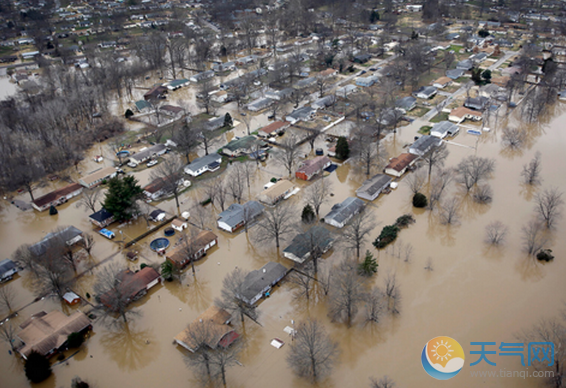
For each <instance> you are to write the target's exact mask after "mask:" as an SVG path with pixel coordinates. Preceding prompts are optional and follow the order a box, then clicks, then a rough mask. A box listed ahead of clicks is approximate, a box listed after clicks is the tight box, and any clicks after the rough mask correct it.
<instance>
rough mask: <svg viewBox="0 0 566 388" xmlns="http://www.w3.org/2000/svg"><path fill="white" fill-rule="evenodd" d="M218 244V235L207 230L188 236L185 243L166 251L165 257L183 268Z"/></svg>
mask: <svg viewBox="0 0 566 388" xmlns="http://www.w3.org/2000/svg"><path fill="white" fill-rule="evenodd" d="M216 245H218V236H217V235H215V234H214V233H212V232H211V231H208V230H203V231H202V232H200V233H199V234H198V235H196V236H193V237H190V238H189V240H188V241H187V242H185V243H181V244H179V245H178V246H177V247H176V248H173V249H172V250H171V251H169V252H167V253H166V255H165V259H166V260H167V261H169V262H170V263H171V264H173V265H174V266H176V267H177V268H179V269H183V268H185V267H186V266H187V265H189V264H190V263H191V261H197V260H199V259H201V258H202V257H203V256H205V255H206V253H207V251H208V250H209V249H210V248H212V247H214V246H216Z"/></svg>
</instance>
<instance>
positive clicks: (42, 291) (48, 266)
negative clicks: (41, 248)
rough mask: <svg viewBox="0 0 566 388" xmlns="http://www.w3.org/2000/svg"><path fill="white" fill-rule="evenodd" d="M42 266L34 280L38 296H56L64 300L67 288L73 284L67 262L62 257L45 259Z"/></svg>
mask: <svg viewBox="0 0 566 388" xmlns="http://www.w3.org/2000/svg"><path fill="white" fill-rule="evenodd" d="M42 261H43V262H42V265H41V266H40V267H39V268H38V271H37V276H36V278H35V279H34V280H33V287H34V289H35V290H36V292H37V294H38V296H44V295H49V294H55V295H57V297H58V298H59V299H61V300H62V299H63V294H64V293H65V290H66V288H67V287H68V286H69V285H70V284H71V282H72V276H71V274H70V273H69V266H68V263H67V262H64V260H63V259H62V258H61V257H58V258H53V257H49V258H47V259H46V258H43V259H42Z"/></svg>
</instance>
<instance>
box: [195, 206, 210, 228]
mask: <svg viewBox="0 0 566 388" xmlns="http://www.w3.org/2000/svg"><path fill="white" fill-rule="evenodd" d="M190 212H191V221H192V222H193V224H194V225H195V226H196V227H197V228H199V229H206V228H207V227H208V225H209V224H210V221H211V217H212V214H211V212H210V209H209V208H208V207H206V206H202V205H201V204H200V203H195V204H194V205H193V206H192V207H191V210H190Z"/></svg>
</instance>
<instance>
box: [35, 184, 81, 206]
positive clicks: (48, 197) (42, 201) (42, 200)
mask: <svg viewBox="0 0 566 388" xmlns="http://www.w3.org/2000/svg"><path fill="white" fill-rule="evenodd" d="M82 188H83V187H82V186H81V185H79V184H78V183H71V184H70V185H69V186H66V187H63V188H61V189H57V190H53V191H52V192H50V193H47V194H45V195H44V196H41V197H39V198H36V199H35V200H34V201H33V203H34V204H35V205H36V206H37V207H43V206H45V205H47V204H50V203H51V202H53V201H55V200H57V199H59V198H61V197H65V196H67V195H69V194H71V193H73V192H75V191H77V190H82Z"/></svg>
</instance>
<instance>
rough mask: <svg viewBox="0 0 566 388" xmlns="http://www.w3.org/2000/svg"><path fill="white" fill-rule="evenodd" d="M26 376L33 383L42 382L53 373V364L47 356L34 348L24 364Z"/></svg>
mask: <svg viewBox="0 0 566 388" xmlns="http://www.w3.org/2000/svg"><path fill="white" fill-rule="evenodd" d="M24 369H25V372H26V377H27V378H28V380H29V381H31V382H32V383H36V384H37V383H41V382H42V381H43V380H45V379H46V378H48V377H49V376H50V375H51V364H50V363H49V360H48V359H47V357H45V356H43V355H41V354H39V353H38V352H36V351H35V350H32V351H31V353H30V354H29V355H28V358H27V360H26V363H25V365H24Z"/></svg>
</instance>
